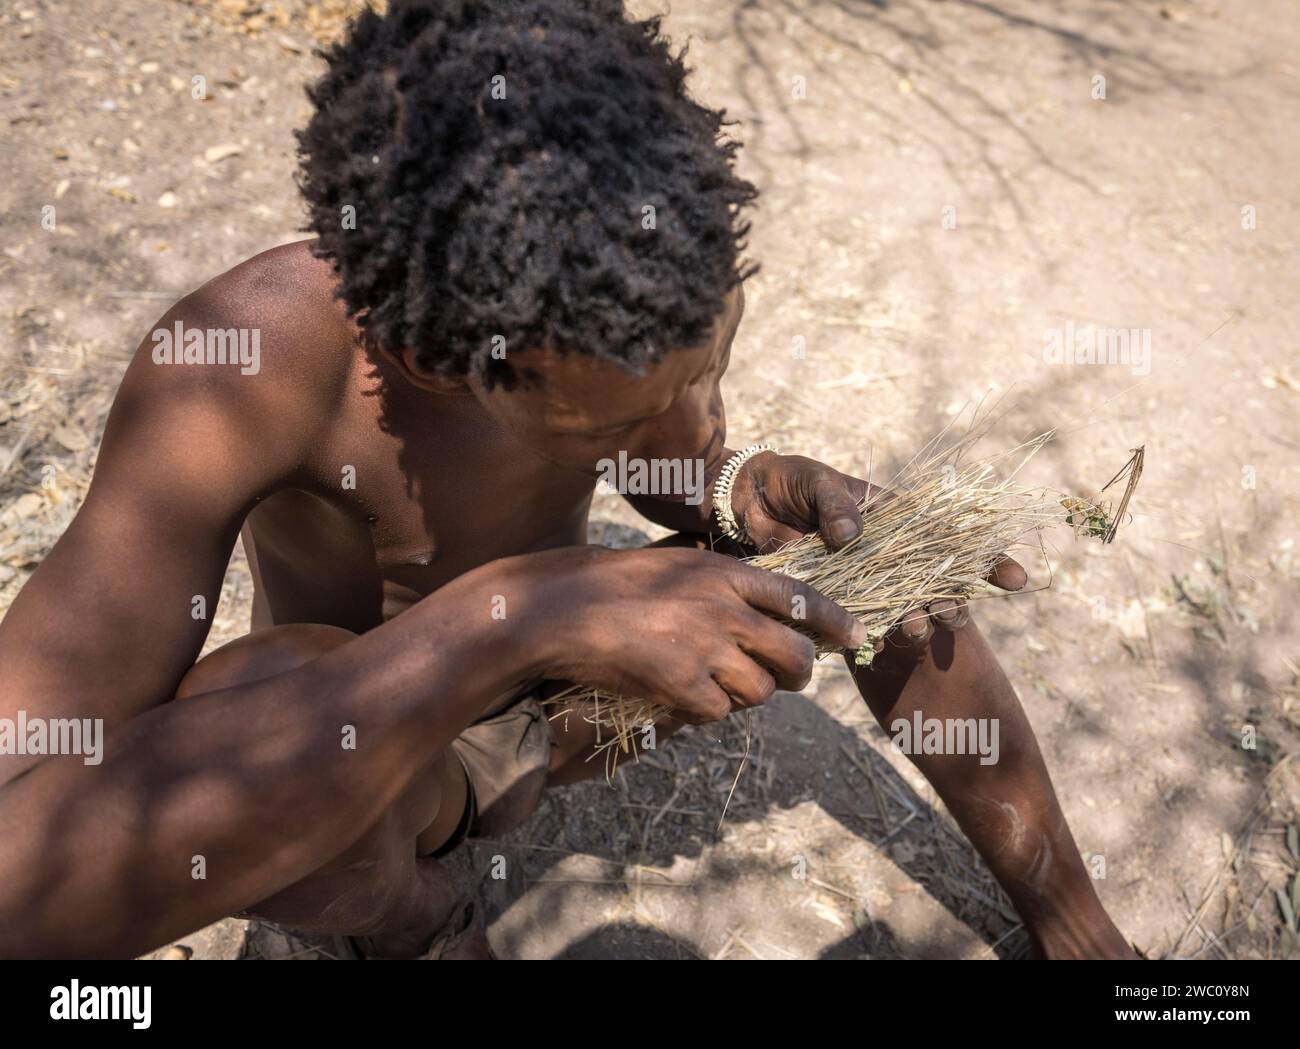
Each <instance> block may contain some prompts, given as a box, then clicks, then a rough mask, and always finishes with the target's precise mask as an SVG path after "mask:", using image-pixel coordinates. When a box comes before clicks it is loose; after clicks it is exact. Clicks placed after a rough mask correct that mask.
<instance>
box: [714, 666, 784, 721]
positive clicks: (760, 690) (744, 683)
mask: <svg viewBox="0 0 1300 1049" xmlns="http://www.w3.org/2000/svg"><path fill="white" fill-rule="evenodd" d="M713 680H714V681H716V682H717V683H718V687H719V688H721V689H722V691H723V692H725V693H726V694H727V696H728V697H729V698H730V699H731V702H732V703H733V704H734V705H735V706H737V707H740V708H744V707H759V706H762V705H763V704H764V703H766V702H767V701H768V700H769V699H771V698H772V693H774V692H775V691H776V682H775V681H774V680H773V679H772V675H771V674H769V673H768V672H767V671H766V670H764V669H763V668H762V667H760V666H759V665H758V664H757V663H755V662H754V661H753V660H752V659H750V658H749V657H748V656H745V655H742V654H741V653H739V652H737V653H736V655H735V658H734V659H732V660H729V661H728V662H727V663H726V664H725V665H724V666H722V667H720V668H719V669H718V670H717V671H716V672H715V673H714V675H713Z"/></svg>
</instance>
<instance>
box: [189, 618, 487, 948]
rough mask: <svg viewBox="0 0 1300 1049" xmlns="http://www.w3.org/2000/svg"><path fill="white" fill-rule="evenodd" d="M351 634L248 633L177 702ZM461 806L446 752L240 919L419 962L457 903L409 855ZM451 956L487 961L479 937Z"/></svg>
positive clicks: (428, 862) (422, 860) (440, 878)
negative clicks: (349, 940) (321, 862)
mask: <svg viewBox="0 0 1300 1049" xmlns="http://www.w3.org/2000/svg"><path fill="white" fill-rule="evenodd" d="M353 636H354V635H353V634H351V633H350V632H349V631H346V630H342V629H340V628H337V627H330V626H321V625H313V624H294V625H288V626H279V627H270V628H268V629H264V630H257V631H254V632H253V633H251V634H247V635H245V636H244V637H242V638H239V639H238V640H236V641H232V642H231V643H230V644H228V645H225V646H223V647H222V648H219V649H217V650H216V651H214V652H212V653H210V654H209V655H208V656H206V657H205V658H203V659H201V660H199V662H198V663H196V664H195V665H194V666H193V667H192V668H191V669H190V671H189V673H188V674H187V675H186V676H185V678H184V679H183V680H182V682H181V685H180V687H179V689H178V690H177V693H176V699H177V700H187V701H192V700H199V701H201V700H202V699H203V697H204V695H206V694H211V693H213V692H217V691H219V690H221V689H224V688H229V687H231V686H233V685H237V684H244V683H247V682H251V681H258V680H261V679H264V678H268V677H272V676H274V675H275V674H280V673H284V672H286V671H288V670H292V669H293V668H294V667H297V666H300V665H302V664H304V663H307V662H310V661H311V660H313V659H316V658H317V657H319V656H321V655H324V654H325V653H326V652H328V651H330V650H331V649H333V648H335V647H337V646H338V645H342V644H345V643H347V641H349V640H351V639H352V637H353ZM465 803H466V795H465V787H464V770H463V769H461V767H460V764H459V762H457V761H456V759H455V758H454V757H453V756H451V755H450V753H448V754H446V755H444V756H443V758H442V759H440V760H439V761H438V762H436V763H435V764H434V766H432V767H431V768H430V769H429V770H428V771H427V772H426V773H425V774H423V775H422V776H420V777H419V778H417V779H416V781H415V782H414V783H413V784H412V785H411V787H410V789H409V790H408V791H407V792H406V794H405V795H404V796H403V797H402V798H401V799H399V800H398V802H397V803H396V804H395V805H393V807H392V808H390V809H389V810H388V812H387V813H385V814H384V816H383V817H382V818H381V819H380V820H379V821H378V822H377V823H376V824H375V825H374V826H373V827H371V828H370V829H369V830H368V831H367V832H366V833H365V834H363V835H362V836H361V838H359V839H358V840H357V841H355V842H353V843H351V844H350V845H348V846H347V847H346V848H345V849H343V850H342V851H341V852H340V854H339V855H338V856H337V857H335V859H333V860H332V861H331V862H330V863H328V864H326V865H325V866H324V867H322V868H321V869H320V870H319V871H317V872H316V873H314V874H312V875H309V876H308V877H306V878H303V879H302V880H301V881H299V882H296V883H295V884H293V885H290V886H288V887H287V888H285V889H283V890H281V891H280V892H278V893H276V894H275V895H274V896H271V897H269V898H268V899H265V900H262V901H261V902H259V903H257V904H255V905H253V906H252V907H250V908H248V910H247V911H246V912H245V913H246V914H248V915H251V916H256V917H259V918H265V919H267V920H269V921H273V922H276V923H277V924H282V925H285V926H287V927H290V928H294V929H300V930H304V931H309V932H317V933H330V934H339V935H345V936H351V937H356V938H357V939H358V941H359V943H358V946H359V948H360V949H361V950H362V951H363V952H364V953H365V954H366V955H367V956H370V957H418V956H419V955H420V954H422V953H423V952H424V951H426V950H427V949H428V948H429V946H430V945H431V944H432V943H433V942H434V941H435V940H436V939H437V938H438V937H439V935H440V934H444V933H446V932H447V931H449V927H450V926H453V925H454V924H456V923H457V921H458V917H459V913H460V912H461V911H462V910H463V904H464V901H463V899H462V898H461V895H460V893H459V892H458V891H457V889H456V886H455V885H454V884H453V882H452V880H451V877H450V876H449V875H448V873H447V871H446V869H445V868H444V867H443V865H442V864H441V863H439V862H438V861H437V860H434V859H430V858H427V857H421V856H419V855H417V851H418V850H417V837H419V836H421V834H422V832H424V835H425V836H426V837H427V835H428V833H429V832H430V831H431V830H435V829H436V828H438V827H440V826H443V825H447V826H450V827H453V828H454V827H455V825H456V823H457V822H458V820H459V816H460V812H461V811H462V810H463V809H464V806H465ZM457 805H459V809H458V808H457ZM444 837H445V836H444ZM450 931H452V932H459V931H460V930H459V929H458V928H455V929H450ZM453 954H454V956H462V957H486V956H487V952H486V940H485V939H484V938H483V937H482V936H481V934H479V935H471V936H467V937H465V938H464V942H462V943H460V944H459V945H458V946H457V948H456V949H455V951H454V952H453ZM453 954H448V955H445V956H448V957H450V956H453Z"/></svg>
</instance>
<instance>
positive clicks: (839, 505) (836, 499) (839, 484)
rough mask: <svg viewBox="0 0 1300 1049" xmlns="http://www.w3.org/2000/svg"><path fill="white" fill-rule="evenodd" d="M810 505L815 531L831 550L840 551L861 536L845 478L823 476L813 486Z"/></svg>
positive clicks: (854, 500)
mask: <svg viewBox="0 0 1300 1049" xmlns="http://www.w3.org/2000/svg"><path fill="white" fill-rule="evenodd" d="M812 504H813V513H814V514H815V515H816V519H817V530H818V531H819V532H820V533H821V536H822V539H823V540H825V542H826V545H827V546H828V547H830V548H831V549H832V550H838V549H840V547H842V546H844V545H845V544H847V543H849V542H851V541H852V540H854V539H856V538H857V537H858V536H859V535H860V534H861V533H862V512H861V511H860V510H859V509H858V500H857V498H855V497H854V495H853V493H852V492H851V491H850V490H849V486H848V483H847V481H846V480H845V478H843V477H841V476H839V475H838V474H831V473H829V472H828V473H826V474H823V475H822V476H821V477H820V478H818V480H817V481H815V482H814V483H813V490H812Z"/></svg>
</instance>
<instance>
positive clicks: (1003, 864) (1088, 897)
mask: <svg viewBox="0 0 1300 1049" xmlns="http://www.w3.org/2000/svg"><path fill="white" fill-rule="evenodd" d="M914 659H915V656H914V655H909V654H906V653H899V652H896V651H891V650H890V648H889V646H888V645H887V646H886V649H885V651H884V652H882V653H881V654H880V655H878V656H877V658H876V661H875V664H876V665H875V666H874V667H854V666H851V667H850V670H851V671H852V673H853V677H854V680H855V681H856V682H857V684H858V689H859V691H860V692H861V693H862V696H863V698H864V699H865V700H866V701H867V705H868V706H869V707H870V708H871V712H872V713H873V714H874V715H875V717H876V720H877V721H878V722H879V723H880V725H881V727H882V728H884V729H885V731H886V732H888V733H891V735H893V733H892V731H891V725H893V723H894V722H895V721H896V720H898V719H902V720H904V721H906V722H907V723H908V724H909V725H910V724H913V714H914V713H916V712H918V711H919V712H920V715H921V718H922V719H926V718H935V719H939V720H940V721H944V720H945V719H948V718H953V719H962V720H964V719H968V718H975V719H996V721H997V724H998V733H999V737H998V745H999V754H998V760H997V761H996V762H995V763H994V764H989V765H985V764H981V761H980V755H978V754H920V753H913V754H911V755H909V758H910V760H911V761H912V763H913V764H914V765H915V766H916V767H917V768H918V769H920V771H921V772H922V773H923V774H924V775H925V778H926V779H928V780H929V781H930V783H931V784H932V785H933V786H934V789H935V790H936V791H937V792H938V794H939V796H940V797H941V798H943V801H944V804H945V805H946V806H947V807H948V811H949V812H951V813H952V815H953V817H954V818H955V819H956V820H957V823H958V825H959V826H960V827H961V829H962V830H963V831H964V832H965V834H966V836H967V837H968V838H969V839H970V840H971V842H972V844H974V846H975V848H976V849H977V850H978V851H979V854H980V855H981V856H983V857H984V861H985V863H987V864H988V865H989V869H990V870H991V871H992V872H993V875H994V877H996V878H997V880H998V883H999V884H1000V885H1001V886H1002V887H1003V888H1004V889H1005V890H1006V892H1007V895H1008V896H1010V897H1011V902H1012V903H1013V904H1014V905H1015V908H1016V911H1017V912H1018V913H1019V914H1020V916H1021V918H1022V919H1023V920H1024V923H1025V928H1026V930H1027V931H1028V933H1029V936H1030V938H1031V941H1032V943H1033V946H1034V950H1035V953H1037V954H1039V955H1041V956H1046V957H1099V956H1100V957H1126V958H1133V957H1136V955H1135V954H1134V953H1133V951H1132V949H1131V948H1130V947H1129V945H1128V944H1127V943H1126V942H1125V940H1124V938H1123V936H1122V935H1121V934H1120V932H1119V930H1118V929H1116V928H1115V925H1114V923H1113V922H1112V921H1111V920H1110V917H1109V916H1108V915H1107V914H1106V912H1105V910H1103V908H1102V906H1101V901H1100V900H1098V899H1097V894H1096V892H1095V891H1094V890H1093V885H1092V880H1091V878H1089V876H1088V873H1087V871H1086V870H1085V869H1084V866H1083V860H1082V858H1081V857H1080V856H1079V850H1078V847H1077V846H1076V845H1075V843H1074V838H1073V837H1072V836H1071V834H1070V828H1069V826H1068V825H1067V824H1066V821H1065V815H1064V813H1062V812H1061V807H1060V805H1059V804H1058V803H1057V800H1056V792H1055V791H1054V790H1053V789H1052V781H1051V778H1050V777H1049V776H1048V773H1047V766H1046V765H1045V764H1044V763H1043V757H1042V754H1041V753H1040V751H1039V749H1038V742H1037V740H1036V739H1035V738H1034V731H1033V729H1032V728H1031V727H1030V725H1029V720H1028V718H1026V717H1025V712H1024V710H1023V709H1022V708H1021V706H1020V700H1019V699H1018V698H1017V696H1016V693H1015V690H1014V689H1013V688H1012V687H1011V683H1010V682H1009V681H1008V680H1007V676H1006V674H1005V673H1003V671H1002V667H1001V666H1000V665H999V664H998V661H997V658H996V656H994V654H993V651H992V649H990V648H989V645H988V642H987V641H986V640H985V639H984V636H983V634H981V633H980V631H979V628H978V627H976V626H975V624H974V623H967V625H966V626H964V627H962V628H961V629H960V630H957V631H954V632H949V631H946V630H941V629H940V630H936V631H935V632H934V636H933V637H932V638H931V639H930V643H929V647H928V650H926V651H925V653H924V655H923V656H922V657H921V659H920V662H914ZM911 749H912V750H913V751H915V750H917V749H918V748H917V747H916V746H913V747H912V748H911Z"/></svg>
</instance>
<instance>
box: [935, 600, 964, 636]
mask: <svg viewBox="0 0 1300 1049" xmlns="http://www.w3.org/2000/svg"><path fill="white" fill-rule="evenodd" d="M930 616H931V618H932V619H934V620H935V622H937V623H938V624H939V625H940V626H941V627H943V628H944V629H945V630H960V629H961V628H962V627H964V626H965V625H966V623H967V621H968V620H969V619H970V610H969V608H968V607H967V605H966V602H965V601H950V600H949V599H948V598H943V599H941V600H939V601H933V602H931V604H930Z"/></svg>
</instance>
